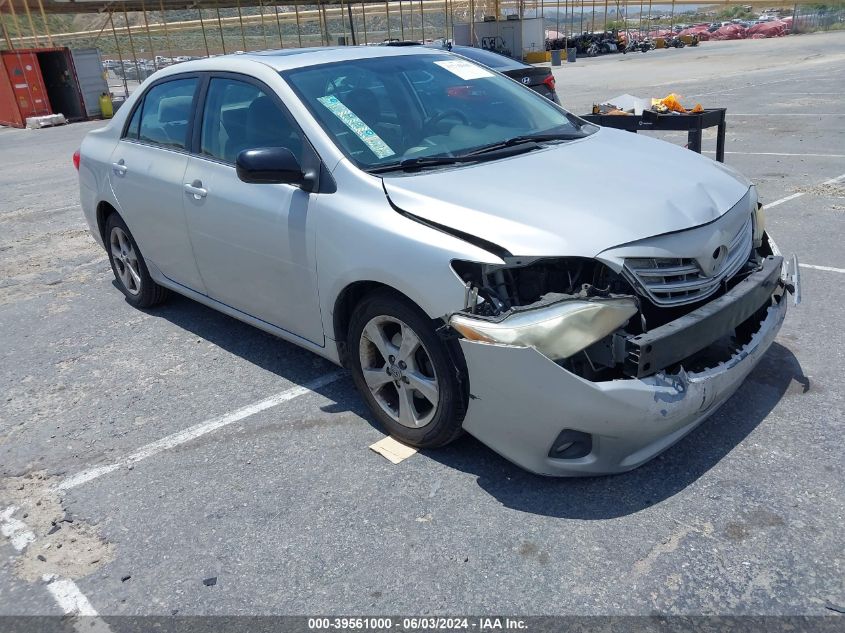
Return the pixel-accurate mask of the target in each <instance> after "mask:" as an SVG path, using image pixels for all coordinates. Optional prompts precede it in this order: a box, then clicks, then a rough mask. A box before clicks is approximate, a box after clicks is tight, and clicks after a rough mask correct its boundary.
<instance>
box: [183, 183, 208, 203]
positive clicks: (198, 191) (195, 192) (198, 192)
mask: <svg viewBox="0 0 845 633" xmlns="http://www.w3.org/2000/svg"><path fill="white" fill-rule="evenodd" d="M185 193H187V194H189V195H191V196H193V197H194V200H199V199H201V198H205V197H206V196H207V195H208V190H207V189H204V188H203V186H202V181H201V180H195V181H194V182H186V183H185Z"/></svg>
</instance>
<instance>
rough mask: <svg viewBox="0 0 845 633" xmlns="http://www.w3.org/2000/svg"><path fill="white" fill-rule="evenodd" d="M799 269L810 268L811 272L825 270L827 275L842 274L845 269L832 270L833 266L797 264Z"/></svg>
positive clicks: (844, 272)
mask: <svg viewBox="0 0 845 633" xmlns="http://www.w3.org/2000/svg"><path fill="white" fill-rule="evenodd" d="M798 265H799V266H801V268H812V269H813V270H825V271H827V272H829V273H843V274H845V268H834V267H833V266H816V265H814V264H798Z"/></svg>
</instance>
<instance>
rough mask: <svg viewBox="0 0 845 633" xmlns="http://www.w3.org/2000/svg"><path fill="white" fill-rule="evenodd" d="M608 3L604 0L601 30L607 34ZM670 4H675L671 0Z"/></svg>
mask: <svg viewBox="0 0 845 633" xmlns="http://www.w3.org/2000/svg"><path fill="white" fill-rule="evenodd" d="M608 2H609V0H604V26H603V27H602V30H603V31H604V32H605V33H607V3H608ZM672 2H675V0H672Z"/></svg>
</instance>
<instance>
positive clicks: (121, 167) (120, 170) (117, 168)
mask: <svg viewBox="0 0 845 633" xmlns="http://www.w3.org/2000/svg"><path fill="white" fill-rule="evenodd" d="M111 168H112V171H114V173H116V174H117V175H118V176H123V175H124V174H126V171H127V170H128V169H129V168H128V167H127V166H126V165H125V164H124V163H123V159H122V158H121V159H120V160H119V161H117V162H116V163H112V164H111Z"/></svg>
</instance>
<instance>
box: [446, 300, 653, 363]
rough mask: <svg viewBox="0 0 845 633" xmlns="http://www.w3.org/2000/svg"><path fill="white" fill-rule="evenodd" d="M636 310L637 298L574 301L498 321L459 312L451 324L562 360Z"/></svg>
mask: <svg viewBox="0 0 845 633" xmlns="http://www.w3.org/2000/svg"><path fill="white" fill-rule="evenodd" d="M636 313H637V304H636V302H635V301H634V300H633V299H596V300H592V301H582V300H571V301H562V302H560V303H556V304H552V305H550V306H548V307H544V308H538V309H535V310H526V311H525V312H517V313H515V314H512V315H510V316H508V317H506V318H505V319H502V320H501V321H498V322H493V321H485V320H482V319H478V318H474V317H472V316H469V315H465V314H456V315H453V316H452V318H451V319H450V320H449V324H450V325H451V326H452V327H453V328H455V329H456V330H457V331H458V332H460V333H461V334H462V335H463V336H464V337H466V338H467V339H469V340H471V341H482V342H485V343H500V344H503V345H514V346H517V347H533V348H534V349H536V350H537V351H538V352H540V353H541V354H543V355H544V356H547V357H548V358H550V359H551V360H560V359H562V358H569V357H570V356H572V355H573V354H575V353H576V352H579V351H581V350H582V349H584V348H586V347H589V346H590V345H592V344H593V343H595V342H596V341H598V340H601V339H602V338H604V337H605V336H607V335H608V334H610V333H611V332H613V331H615V330H617V329H618V328H620V327H621V326H622V325H624V324H625V323H626V322H627V321H628V319H630V318H631V317H632V316H634V315H635V314H636Z"/></svg>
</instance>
